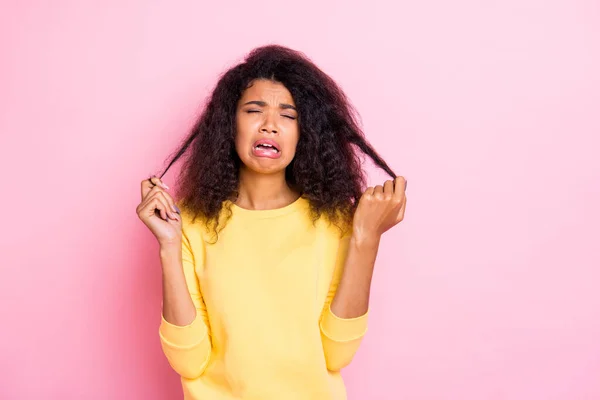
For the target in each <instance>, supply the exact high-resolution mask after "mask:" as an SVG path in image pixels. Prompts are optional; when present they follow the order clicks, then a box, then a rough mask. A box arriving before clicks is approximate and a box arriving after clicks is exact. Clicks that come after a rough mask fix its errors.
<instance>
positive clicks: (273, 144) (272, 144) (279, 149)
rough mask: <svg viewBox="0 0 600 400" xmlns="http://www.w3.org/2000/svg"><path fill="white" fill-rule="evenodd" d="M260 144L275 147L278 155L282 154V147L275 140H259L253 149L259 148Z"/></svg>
mask: <svg viewBox="0 0 600 400" xmlns="http://www.w3.org/2000/svg"><path fill="white" fill-rule="evenodd" d="M259 144H269V145H271V146H273V147H275V148H276V149H277V152H278V153H281V146H279V143H277V142H276V141H274V140H271V139H260V140H257V141H256V142H254V144H253V145H252V148H256V146H258V145H259Z"/></svg>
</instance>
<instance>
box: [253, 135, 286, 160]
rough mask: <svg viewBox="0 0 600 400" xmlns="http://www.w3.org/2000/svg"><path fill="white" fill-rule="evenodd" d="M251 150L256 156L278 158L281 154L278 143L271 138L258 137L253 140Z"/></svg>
mask: <svg viewBox="0 0 600 400" xmlns="http://www.w3.org/2000/svg"><path fill="white" fill-rule="evenodd" d="M252 152H253V153H254V155H255V156H257V157H267V158H279V157H280V156H281V149H280V148H279V144H278V143H277V142H276V141H274V140H271V139H260V140H257V141H256V142H254V147H252Z"/></svg>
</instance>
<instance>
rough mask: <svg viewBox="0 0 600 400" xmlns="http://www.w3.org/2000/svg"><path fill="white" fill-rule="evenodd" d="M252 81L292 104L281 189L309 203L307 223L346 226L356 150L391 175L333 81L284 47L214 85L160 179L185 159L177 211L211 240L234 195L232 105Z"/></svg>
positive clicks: (360, 181)
mask: <svg viewBox="0 0 600 400" xmlns="http://www.w3.org/2000/svg"><path fill="white" fill-rule="evenodd" d="M256 79H268V80H272V81H275V82H279V83H281V84H283V85H284V86H285V87H286V88H287V89H288V90H289V91H290V93H291V95H292V97H293V99H294V102H295V103H296V108H297V110H298V126H299V130H300V136H299V139H298V145H297V148H296V154H295V156H294V159H293V160H292V162H291V163H290V165H289V166H288V167H287V169H286V171H285V175H286V180H287V183H288V185H289V186H290V187H293V188H295V189H296V190H298V191H299V192H300V193H302V195H303V196H304V197H305V198H306V199H307V200H308V201H309V203H310V210H311V215H312V217H313V220H315V221H316V220H317V219H318V218H319V217H320V216H321V215H322V214H324V215H326V216H327V217H328V218H329V220H330V221H331V222H333V223H334V224H335V225H337V226H338V227H342V226H347V225H346V224H347V223H349V222H350V221H351V220H352V217H353V215H354V211H355V209H356V206H357V204H358V200H359V199H360V196H361V195H362V192H363V190H364V188H365V174H364V172H363V169H362V158H361V157H360V156H359V154H358V152H357V151H356V150H357V149H358V150H360V151H361V152H362V153H364V154H366V155H368V156H369V157H370V158H371V159H372V160H373V162H374V163H375V164H376V165H377V166H379V167H380V168H382V169H383V170H385V171H386V172H387V173H388V174H389V175H390V176H391V177H392V178H395V177H396V174H395V173H394V172H393V171H392V169H391V168H390V167H389V166H388V165H387V164H386V162H385V161H384V160H383V159H382V158H381V157H380V156H379V155H378V154H377V152H376V151H375V150H374V149H373V147H372V146H371V145H370V144H369V143H368V142H367V140H366V139H365V137H364V134H363V132H362V131H361V129H360V128H359V125H358V123H357V120H356V115H357V114H356V113H355V110H354V108H353V107H352V106H351V104H350V103H349V101H348V99H347V98H346V95H345V94H344V93H343V92H342V90H341V89H340V88H339V86H338V85H337V84H336V83H335V82H334V81H333V79H331V78H330V77H329V76H328V75H327V74H325V73H324V72H323V71H321V70H320V69H319V68H318V67H317V66H316V65H315V64H313V63H312V62H311V61H310V60H309V59H308V58H307V57H306V56H305V55H304V54H302V53H300V52H298V51H295V50H292V49H289V48H286V47H283V46H278V45H269V46H264V47H259V48H256V49H254V50H252V51H251V52H250V53H249V54H248V56H247V57H246V59H245V60H244V62H242V63H240V64H238V65H236V66H235V67H233V68H231V69H229V70H228V71H227V72H225V73H224V74H223V75H222V76H221V77H220V79H219V81H218V83H217V85H216V87H215V89H214V91H213V92H212V95H211V96H210V98H209V99H208V102H207V104H206V106H205V108H204V110H203V112H202V114H201V115H200V117H199V119H198V121H197V122H196V124H195V125H194V127H193V129H192V130H191V132H190V133H189V135H188V136H187V137H186V138H185V140H184V141H183V142H182V144H181V145H180V147H179V148H178V150H177V151H175V152H174V153H173V154H172V155H171V156H170V160H168V165H167V167H166V169H165V170H164V171H163V172H162V174H160V177H162V176H163V175H164V174H165V173H166V172H167V171H168V170H169V168H170V167H171V166H172V165H173V164H174V163H175V162H176V161H177V160H179V159H180V158H181V157H182V156H184V155H186V157H185V162H184V164H183V165H182V168H181V172H180V175H179V179H178V196H177V197H179V198H180V201H179V203H180V205H181V206H182V207H185V209H186V211H188V212H190V213H191V215H192V216H193V219H194V220H195V219H196V218H198V217H202V218H203V219H204V221H205V222H206V223H207V225H208V226H210V227H212V228H213V229H214V232H215V233H217V234H218V231H219V230H220V229H222V226H221V224H220V214H221V210H222V209H223V208H224V202H225V201H226V200H230V201H235V199H236V198H237V195H238V185H239V174H238V172H239V169H240V165H241V160H240V158H239V156H238V155H237V153H236V150H235V144H234V138H235V135H236V121H235V118H236V108H237V103H238V101H239V99H240V98H241V96H242V92H243V91H244V90H245V89H246V88H248V86H249V85H250V84H251V83H252V82H253V81H254V80H256ZM227 212H228V214H227V218H226V219H228V218H229V217H230V216H231V207H230V206H229V207H228V208H227ZM220 226H221V227H220Z"/></svg>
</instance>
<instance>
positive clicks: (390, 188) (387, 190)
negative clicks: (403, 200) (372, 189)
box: [383, 180, 394, 198]
mask: <svg viewBox="0 0 600 400" xmlns="http://www.w3.org/2000/svg"><path fill="white" fill-rule="evenodd" d="M383 194H384V195H386V196H389V197H390V198H391V197H392V196H393V195H394V181H391V180H390V181H385V183H384V184H383Z"/></svg>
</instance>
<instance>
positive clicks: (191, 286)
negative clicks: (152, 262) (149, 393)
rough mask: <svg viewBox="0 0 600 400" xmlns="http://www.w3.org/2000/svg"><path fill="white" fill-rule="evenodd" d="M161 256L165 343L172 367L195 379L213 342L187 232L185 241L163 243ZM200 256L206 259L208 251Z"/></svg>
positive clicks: (201, 371)
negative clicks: (178, 243) (176, 243)
mask: <svg viewBox="0 0 600 400" xmlns="http://www.w3.org/2000/svg"><path fill="white" fill-rule="evenodd" d="M200 240H201V238H200ZM160 257H161V263H162V267H163V312H162V320H161V324H160V328H159V334H160V340H161V345H162V348H163V352H164V353H165V356H166V357H167V359H168V360H169V364H170V365H171V367H173V369H174V370H175V371H176V372H177V373H178V374H179V375H181V376H182V377H184V378H188V379H194V378H197V377H199V376H200V375H201V374H202V373H203V372H204V370H205V368H206V365H207V364H208V361H209V359H210V353H211V342H210V335H209V325H208V316H207V313H206V306H205V304H204V301H203V299H202V295H201V292H200V285H199V283H198V279H197V277H196V273H195V264H196V263H195V260H194V255H193V254H192V251H191V246H190V243H189V240H188V238H187V236H186V235H185V233H184V234H183V235H182V243H181V245H179V246H177V245H172V246H171V245H169V246H161V250H160ZM196 257H198V259H200V260H202V259H203V258H204V254H197V255H196ZM200 257H202V258H200Z"/></svg>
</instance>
